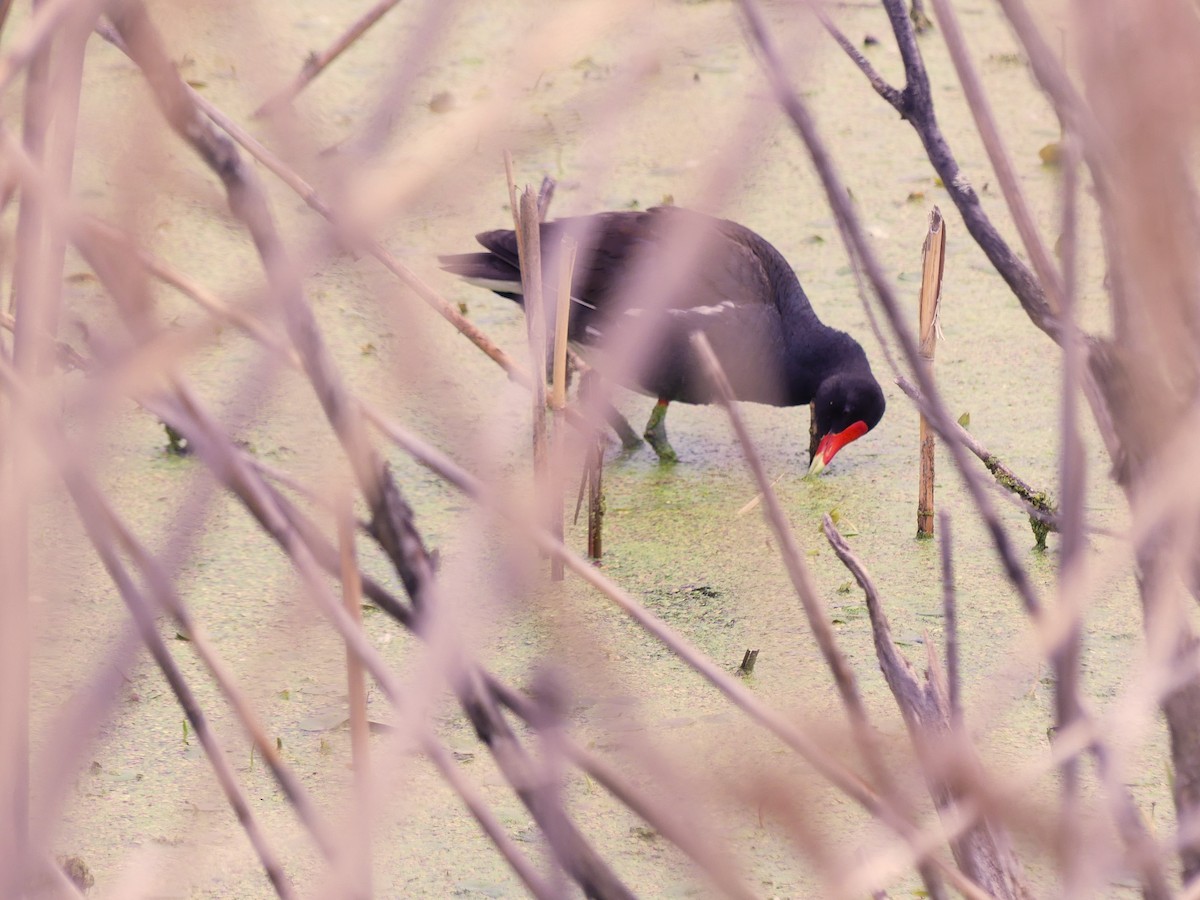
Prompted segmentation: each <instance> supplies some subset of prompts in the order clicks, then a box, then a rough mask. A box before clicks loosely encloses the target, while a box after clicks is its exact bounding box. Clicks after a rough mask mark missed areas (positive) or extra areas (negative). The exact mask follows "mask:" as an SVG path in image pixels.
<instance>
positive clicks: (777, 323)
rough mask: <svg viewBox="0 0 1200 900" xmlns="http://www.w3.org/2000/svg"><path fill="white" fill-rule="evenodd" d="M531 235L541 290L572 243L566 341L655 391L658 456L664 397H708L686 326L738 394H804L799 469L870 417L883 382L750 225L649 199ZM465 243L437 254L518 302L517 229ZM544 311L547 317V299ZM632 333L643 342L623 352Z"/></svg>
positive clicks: (825, 460) (821, 464)
mask: <svg viewBox="0 0 1200 900" xmlns="http://www.w3.org/2000/svg"><path fill="white" fill-rule="evenodd" d="M539 234H540V244H541V248H542V260H543V284H544V285H546V290H545V294H546V296H548V297H549V296H552V295H553V285H555V284H557V283H558V281H557V274H556V267H557V264H558V263H557V260H558V258H559V257H560V256H561V255H562V254H561V253H560V252H559V248H560V247H561V245H562V242H563V238H564V237H571V238H572V239H574V240H575V241H576V242H577V244H578V255H577V258H576V263H575V266H574V269H573V274H572V280H571V303H570V314H569V319H568V322H569V325H568V337H569V339H570V340H571V342H572V343H573V344H574V345H576V346H577V347H579V348H580V349H582V350H584V351H587V350H592V351H594V353H591V354H588V353H586V352H585V356H587V357H588V358H589V361H593V360H597V359H599V360H601V361H603V360H605V359H611V358H612V357H614V356H618V355H621V354H623V363H624V364H623V365H615V366H612V367H611V368H612V369H613V370H614V371H615V378H616V380H617V381H618V382H620V383H622V384H624V386H626V387H630V388H633V389H634V390H638V391H641V392H643V393H646V394H649V395H651V396H653V397H655V398H656V399H657V402H656V404H655V406H654V409H653V411H652V412H651V415H650V420H649V422H648V423H647V425H646V429H645V435H644V436H645V438H646V440H647V442H648V443H649V444H650V445H651V447H653V448H654V450H655V452H656V453H657V454H658V457H659V459H660V460H661V461H662V462H674V461H676V460H677V459H678V455H677V454H676V452H675V450H674V448H673V447H672V446H671V444H670V442H669V440H668V438H667V433H666V412H667V407H668V405H669V404H671V403H676V402H679V403H693V404H705V403H712V402H715V401H717V400H718V399H719V397H718V396H717V395H716V390H715V387H714V385H713V383H712V381H711V379H710V377H709V376H708V373H707V372H706V371H705V370H704V367H703V365H702V363H701V361H700V360H699V359H698V358H697V356H696V354H695V351H694V348H693V346H692V343H691V340H690V338H691V335H692V334H693V333H695V332H700V333H702V334H704V335H705V336H706V337H707V338H708V341H709V343H710V344H711V345H712V348H713V350H714V352H715V353H716V356H717V359H718V360H719V361H720V363H721V365H722V367H723V368H724V369H725V372H726V375H727V376H728V378H729V381H730V384H731V386H732V388H733V393H734V396H735V397H736V398H737V399H738V400H744V401H749V402H755V403H765V404H770V405H772V406H780V407H789V406H802V405H805V404H810V403H811V404H813V413H812V414H813V420H814V423H815V434H816V437H817V441H816V447H815V449H814V451H813V454H812V458H811V461H810V466H809V471H808V474H809V475H816V474H818V473H820V472H821V471H822V470H823V469H824V468H825V467H826V466H828V465H829V463H830V462H831V461H832V460H833V458H834V456H835V455H836V454H837V453H838V452H839V451H840V450H841V449H843V448H844V447H845V446H846V445H847V444H849V443H850V442H852V441H855V440H857V439H858V438H860V437H862V436H863V435H864V434H866V433H867V432H868V431H870V430H871V429H872V428H874V427H875V426H876V425H877V424H879V421H880V419H881V418H882V417H883V413H884V408H885V406H886V404H885V400H884V395H883V391H882V389H881V388H880V386H879V382H878V381H877V380H876V379H875V376H874V375H873V374H872V372H871V365H870V363H869V361H868V359H867V355H866V353H865V351H864V350H863V348H862V346H861V345H860V344H859V343H858V342H857V341H856V340H854V338H852V337H851V336H850V335H849V334H846V333H845V332H843V331H838V330H837V329H835V328H830V327H829V326H827V325H825V324H824V323H822V322H821V321H820V319H818V318H817V314H816V312H815V311H814V310H813V308H812V304H811V303H810V302H809V300H808V297H807V295H806V294H805V293H804V289H803V288H802V287H801V285H800V280H799V278H797V276H796V273H795V271H794V270H793V269H792V267H791V266H790V265H789V264H788V262H787V260H786V259H784V257H783V255H782V254H781V253H780V252H779V251H778V250H776V249H775V247H774V246H772V245H771V244H770V243H769V242H768V241H767V240H766V239H764V238H763V237H761V236H760V235H758V234H757V233H755V232H754V231H752V230H750V229H749V228H747V227H745V226H743V225H739V224H738V223H736V222H733V221H730V220H727V219H720V218H716V217H713V216H709V215H707V214H705V213H700V212H696V211H693V210H689V209H684V208H682V207H676V206H656V207H652V208H650V209H646V210H622V211H617V212H601V213H594V214H591V215H585V216H575V217H567V218H560V219H556V220H553V221H549V222H543V223H541V225H540V232H539ZM475 239H476V240H477V241H478V242H479V244H480V245H481V246H482V247H483V248H484V252H474V253H460V254H448V255H442V256H440V257H439V261H440V263H441V266H442V268H443V269H444V270H445V271H447V272H449V273H451V274H453V275H457V276H459V277H460V278H462V279H464V280H465V281H466V282H468V283H470V284H474V285H477V286H480V287H484V288H488V289H490V290H492V291H494V292H495V293H497V294H499V295H500V296H502V297H507V298H508V299H510V300H514V301H515V302H517V303H519V304H522V305H523V301H524V296H523V293H522V285H521V268H520V264H521V260H520V253H519V249H518V239H517V235H516V233H515V232H514V231H511V230H503V229H498V230H494V231H484V232H481V233H480V234H477V235H476V236H475ZM545 307H546V316H547V318H548V324H550V326H551V327H552V325H553V321H552V320H553V317H554V315H555V313H554V309H553V307H554V304H553V303H546V304H545ZM547 333H548V334H552V333H553V331H552V330H548V331H547ZM639 341H640V342H641V343H643V344H645V346H642V347H640V348H638V349H635V350H633V351H631V350H630V348H631V346H634V345H636V344H637V343H638V342H639ZM639 349H640V352H638V350H639ZM601 371H602V372H603V371H604V369H603V367H601Z"/></svg>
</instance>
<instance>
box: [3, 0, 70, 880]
mask: <svg viewBox="0 0 1200 900" xmlns="http://www.w3.org/2000/svg"><path fill="white" fill-rule="evenodd" d="M39 11H40V12H41V13H42V15H41V16H35V17H34V21H33V22H32V23H31V24H30V26H28V28H27V30H26V32H25V33H24V34H23V35H22V37H23V38H24V40H21V39H18V46H17V49H16V50H14V51H10V53H9V55H7V56H6V57H5V58H4V63H6V64H7V66H0V80H2V81H4V82H5V83H7V81H8V80H9V79H11V78H12V77H13V76H15V75H16V73H17V72H18V71H19V70H20V68H21V67H22V64H23V65H24V68H25V69H26V77H25V94H24V98H23V114H22V140H23V143H24V146H25V148H26V151H27V152H28V154H29V155H30V156H31V157H32V158H33V159H34V160H35V161H37V162H38V163H43V164H44V165H45V168H46V171H47V174H48V179H47V184H48V190H47V191H45V192H39V193H37V194H32V195H25V194H22V195H21V198H20V208H19V211H18V214H17V226H16V232H17V233H16V251H17V252H16V259H15V262H14V266H13V278H12V311H13V317H14V320H15V321H14V329H13V332H12V334H13V347H12V364H13V376H14V377H15V378H16V379H17V380H18V381H22V382H24V383H26V384H28V385H30V386H31V388H32V389H33V390H34V391H35V392H36V393H38V394H41V393H43V391H44V390H45V388H46V385H47V381H48V379H49V378H53V377H54V375H55V372H54V367H53V364H52V361H53V359H54V348H55V339H56V338H57V331H58V320H59V316H60V305H61V297H62V268H63V262H64V257H65V252H66V239H65V236H64V233H63V229H62V227H61V226H60V224H59V222H58V219H57V216H56V213H57V210H58V208H59V207H60V206H61V205H62V204H63V203H64V202H65V198H66V197H67V196H68V194H69V193H70V184H71V160H72V158H73V153H74V144H75V126H76V121H77V117H78V112H79V98H80V91H81V79H82V70H83V46H84V43H85V42H86V40H87V33H88V31H90V22H88V21H87V20H86V19H85V18H84V17H85V16H87V15H89V14H90V13H91V12H92V10H91V9H90V8H84V9H79V8H75V9H74V10H69V9H67V8H65V7H63V6H62V5H61V4H47V5H46V8H45V9H42V10H39ZM71 11H73V12H74V13H75V15H74V16H70V17H68V16H67V15H66V13H68V12H71ZM47 23H51V26H53V25H56V26H57V28H56V30H55V32H54V39H55V40H54V43H51V40H50V34H51V32H50V31H49V30H39V29H41V28H43V27H44V26H46V25H47ZM21 54H24V56H23V57H22V55H21ZM52 60H56V61H57V63H58V64H57V67H56V68H55V69H54V70H53V71H52V68H51V63H52ZM10 400H11V398H10ZM7 412H9V413H10V416H11V412H12V411H11V410H7ZM4 424H5V425H7V426H10V427H7V428H5V433H6V434H7V435H9V436H10V437H11V436H12V435H14V434H15V433H16V432H15V430H14V428H12V427H11V426H13V425H15V422H14V421H13V420H12V419H11V418H10V420H9V421H8V422H5V423H4ZM35 460H36V453H35V448H34V447H33V446H30V445H29V444H28V443H27V442H26V441H25V440H23V439H16V440H11V441H10V442H9V446H8V448H7V452H4V453H3V454H2V455H0V470H2V471H0V506H3V510H4V513H3V515H2V516H0V544H3V545H4V547H3V549H2V550H0V570H3V571H4V572H5V590H4V591H3V592H2V593H0V797H3V798H4V802H3V803H2V804H0V893H3V894H5V895H6V896H9V895H11V896H18V895H21V894H23V893H24V892H25V890H26V888H27V882H28V879H29V874H30V873H29V871H28V869H29V860H30V859H31V858H32V854H31V853H30V850H31V847H30V833H29V828H30V808H29V803H30V783H29V779H30V760H29V741H30V706H29V701H30V691H31V688H32V682H31V656H30V647H31V645H32V631H31V624H32V622H31V618H30V612H29V601H30V580H29V579H30V543H29V542H30V533H31V532H30V512H31V505H32V502H33V497H32V495H31V493H30V490H29V486H28V477H27V475H26V467H27V466H28V465H30V464H31V463H34V461H35Z"/></svg>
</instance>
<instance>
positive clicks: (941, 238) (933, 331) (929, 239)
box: [917, 206, 946, 537]
mask: <svg viewBox="0 0 1200 900" xmlns="http://www.w3.org/2000/svg"><path fill="white" fill-rule="evenodd" d="M922 257H923V259H922V263H921V296H920V301H919V304H918V309H919V316H920V328H919V331H918V333H919V334H920V341H921V343H920V354H921V364H922V365H924V366H925V369H926V372H927V374H928V376H929V378H930V380H932V379H933V356H934V352H935V351H936V349H937V338H938V335H937V332H938V316H939V314H940V312H941V305H942V271H943V269H944V267H945V264H946V228H945V223H944V222H943V220H942V212H941V210H939V209H938V208H937V207H936V206H935V207H934V208H933V212H931V213H930V214H929V232H928V233H927V234H926V235H925V246H924V248H923V250H922ZM920 435H921V464H920V465H921V474H920V480H919V486H918V488H917V537H932V536H933V457H934V446H933V432H932V431H931V430H930V428H929V422H928V421H927V420H926V418H925V413H923V412H922V413H921V427H920Z"/></svg>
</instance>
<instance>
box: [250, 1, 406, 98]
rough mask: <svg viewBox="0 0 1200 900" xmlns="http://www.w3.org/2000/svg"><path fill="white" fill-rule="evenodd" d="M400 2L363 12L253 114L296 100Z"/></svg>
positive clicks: (387, 3) (308, 60) (384, 2)
mask: <svg viewBox="0 0 1200 900" xmlns="http://www.w3.org/2000/svg"><path fill="white" fill-rule="evenodd" d="M399 2H400V0H379V2H378V3H376V4H375V5H374V6H372V7H371V8H370V9H369V10H367V11H366V12H365V13H363V14H362V15H361V16H360V17H359V18H358V19H356V20H355V21H354V22H353V23H352V24H351V25H350V27H349V28H347V29H346V30H345V31H344V32H342V34H340V35H339V36H338V37H337V39H336V40H334V42H333V43H332V44H330V45H329V46H328V47H326V48H325V49H324V50H322V51H321V52H320V53H312V54H310V55H309V57H308V58H307V59H306V60H304V65H303V66H302V67H301V69H300V71H299V73H297V75H296V77H295V78H294V79H292V81H291V82H289V83H288V84H287V85H285V86H284V87H282V88H280V89H279V90H278V91H276V92H275V93H274V94H272V95H271V97H270V98H268V99H267V100H265V101H263V103H262V105H261V106H259V107H258V109H256V110H255V111H254V114H253V116H252V118H255V119H257V118H259V117H261V116H265V115H269V114H271V113H274V112H276V111H277V110H279V109H280V108H281V107H283V106H287V105H288V104H289V103H291V102H292V101H293V100H295V99H296V97H297V96H298V95H299V94H300V92H301V91H303V90H304V89H305V88H306V87H308V85H309V84H310V83H311V82H312V81H313V80H314V79H315V78H316V77H317V76H318V75H320V74H321V73H322V72H324V71H325V69H326V67H328V66H329V64H330V63H332V62H333V61H334V60H335V59H337V58H338V57H339V56H341V55H342V54H343V53H345V52H346V50H348V49H349V48H350V47H351V45H353V44H354V42H355V41H357V40H358V39H359V38H360V37H362V36H363V35H364V34H366V33H367V30H368V29H370V27H371V26H372V25H374V24H375V23H376V22H378V21H379V20H380V19H382V18H383V17H384V15H385V14H386V13H387V12H388V11H389V10H391V9H392V8H393V7H394V6H396V5H397V4H398V3H399Z"/></svg>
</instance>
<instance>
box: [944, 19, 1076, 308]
mask: <svg viewBox="0 0 1200 900" xmlns="http://www.w3.org/2000/svg"><path fill="white" fill-rule="evenodd" d="M932 3H933V8H934V10H935V11H936V12H937V17H938V23H939V24H940V25H941V33H942V38H943V39H944V40H945V42H946V47H947V49H948V50H949V51H950V59H951V60H952V61H953V63H954V69H955V71H956V72H957V73H958V80H959V83H960V84H962V86H963V92H964V93H965V95H966V98H967V105H968V107H969V108H970V110H971V115H972V116H974V117H975V127H976V129H977V130H978V131H979V136H980V138H981V139H982V141H983V146H984V149H985V150H986V151H987V155H988V160H989V161H990V162H991V164H992V170H993V171H994V172H995V173H996V179H997V181H999V183H1000V190H1001V191H1002V192H1003V194H1004V200H1005V202H1006V203H1007V204H1008V209H1009V212H1010V213H1011V214H1012V218H1013V222H1014V223H1015V224H1016V226H1017V233H1018V234H1019V235H1020V236H1021V242H1022V243H1023V244H1024V245H1025V252H1026V253H1028V254H1029V258H1030V259H1031V260H1032V261H1033V270H1034V272H1036V273H1037V277H1038V281H1039V282H1040V283H1041V286H1042V289H1043V290H1044V291H1045V292H1046V300H1047V303H1048V305H1049V309H1050V312H1051V313H1052V314H1054V315H1058V314H1059V311H1060V310H1061V307H1062V304H1063V292H1064V290H1065V288H1064V285H1063V281H1064V278H1063V275H1062V273H1060V272H1059V270H1058V268H1057V266H1055V265H1054V261H1053V260H1052V259H1051V257H1050V251H1049V249H1048V248H1047V247H1046V244H1045V242H1044V241H1043V240H1042V236H1041V234H1039V233H1038V230H1037V226H1036V225H1035V224H1034V221H1033V214H1032V213H1031V212H1030V209H1029V204H1028V203H1027V202H1026V201H1025V194H1024V192H1023V191H1022V190H1021V185H1020V183H1019V182H1018V181H1017V174H1016V172H1015V171H1014V170H1013V165H1012V159H1011V157H1010V156H1009V154H1008V151H1007V150H1005V148H1004V141H1003V139H1002V138H1001V137H1000V129H999V127H998V126H997V125H996V117H995V116H994V115H993V114H992V108H991V105H990V104H989V103H988V99H987V94H986V93H985V92H984V90H983V84H982V83H981V82H980V80H979V74H978V73H977V72H976V71H975V67H974V66H973V65H972V64H971V57H970V55H969V54H968V52H967V45H966V39H965V38H964V37H963V33H962V29H961V28H960V27H959V25H958V17H957V16H956V15H955V14H954V10H953V8H952V7H951V6H950V4H949V3H948V2H947V0H932Z"/></svg>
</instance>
